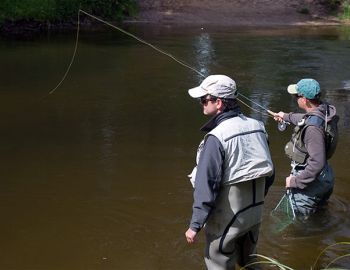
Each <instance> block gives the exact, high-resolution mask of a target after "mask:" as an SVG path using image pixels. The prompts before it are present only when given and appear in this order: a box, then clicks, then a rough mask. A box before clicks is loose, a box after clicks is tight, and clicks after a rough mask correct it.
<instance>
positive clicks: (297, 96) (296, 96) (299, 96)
mask: <svg viewBox="0 0 350 270" xmlns="http://www.w3.org/2000/svg"><path fill="white" fill-rule="evenodd" d="M294 96H295V98H296V99H298V98H302V97H303V95H298V94H296V95H294Z"/></svg>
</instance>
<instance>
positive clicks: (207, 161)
mask: <svg viewBox="0 0 350 270" xmlns="http://www.w3.org/2000/svg"><path fill="white" fill-rule="evenodd" d="M223 158H224V150H223V148H222V145H221V143H220V142H219V140H218V139H217V138H216V137H215V136H212V135H209V136H208V138H207V140H206V142H205V144H204V147H203V150H202V153H201V155H200V159H199V162H198V166H197V174H196V181H195V187H194V193H193V198H194V202H193V208H192V219H191V223H190V228H191V229H192V230H194V231H197V232H198V231H199V230H200V229H201V228H202V227H203V226H204V224H205V222H206V220H207V218H208V216H209V214H210V212H211V210H212V209H213V208H214V204H215V199H216V197H217V194H218V191H219V188H220V181H221V175H222V164H223Z"/></svg>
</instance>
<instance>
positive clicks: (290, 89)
mask: <svg viewBox="0 0 350 270" xmlns="http://www.w3.org/2000/svg"><path fill="white" fill-rule="evenodd" d="M287 91H288V93H289V94H291V95H296V94H298V91H297V85H296V84H291V85H289V86H288V88H287Z"/></svg>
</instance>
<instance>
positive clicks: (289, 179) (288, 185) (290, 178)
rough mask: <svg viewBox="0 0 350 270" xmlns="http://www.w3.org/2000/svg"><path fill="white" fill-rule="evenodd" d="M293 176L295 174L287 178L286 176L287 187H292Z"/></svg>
mask: <svg viewBox="0 0 350 270" xmlns="http://www.w3.org/2000/svg"><path fill="white" fill-rule="evenodd" d="M292 177H293V175H289V176H288V177H287V178H286V188H290V187H291V186H290V181H291V180H292Z"/></svg>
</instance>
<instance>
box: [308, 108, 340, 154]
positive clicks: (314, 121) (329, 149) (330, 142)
mask: <svg viewBox="0 0 350 270" xmlns="http://www.w3.org/2000/svg"><path fill="white" fill-rule="evenodd" d="M338 121H339V116H338V115H334V116H333V117H332V120H330V121H328V122H326V121H325V119H323V118H321V117H320V116H318V115H312V116H310V117H309V118H308V119H307V121H306V124H307V125H313V126H318V127H322V128H324V131H325V135H326V158H327V160H328V159H330V158H331V157H332V156H333V154H334V152H335V149H336V148H337V144H338Z"/></svg>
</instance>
